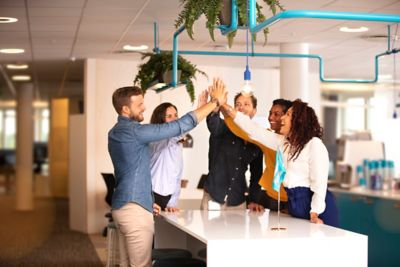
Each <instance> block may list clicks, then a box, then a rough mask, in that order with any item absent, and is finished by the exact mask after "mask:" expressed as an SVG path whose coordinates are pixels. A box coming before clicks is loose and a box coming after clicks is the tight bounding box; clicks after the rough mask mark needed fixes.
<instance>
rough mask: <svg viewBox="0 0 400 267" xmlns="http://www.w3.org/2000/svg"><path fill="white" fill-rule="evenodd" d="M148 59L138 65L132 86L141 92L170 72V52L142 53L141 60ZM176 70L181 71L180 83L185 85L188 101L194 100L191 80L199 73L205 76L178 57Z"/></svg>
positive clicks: (194, 66) (192, 65) (188, 62)
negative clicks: (138, 87)
mask: <svg viewBox="0 0 400 267" xmlns="http://www.w3.org/2000/svg"><path fill="white" fill-rule="evenodd" d="M146 58H149V59H148V61H147V62H145V63H143V64H140V65H139V72H138V74H137V75H136V77H135V80H134V84H135V85H140V87H141V88H142V90H143V92H144V93H145V92H146V90H147V89H148V88H149V87H150V86H151V85H153V84H154V82H155V81H157V80H160V79H162V76H163V74H164V73H165V72H167V71H171V70H172V52H160V53H158V54H153V53H142V60H144V59H146ZM178 70H180V71H181V78H180V82H181V83H185V84H186V91H187V92H188V94H189V96H190V100H191V101H192V103H193V101H194V100H195V89H194V85H193V82H192V79H195V78H196V77H195V75H196V74H197V73H200V74H202V75H204V76H206V77H207V74H206V73H205V72H203V71H201V70H199V69H197V67H196V65H194V64H192V63H191V62H190V61H188V60H186V59H184V58H183V57H182V56H180V55H178Z"/></svg>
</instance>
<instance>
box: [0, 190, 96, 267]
mask: <svg viewBox="0 0 400 267" xmlns="http://www.w3.org/2000/svg"><path fill="white" fill-rule="evenodd" d="M0 214H1V216H0V217H1V219H0V225H1V226H0V266H1V267H3V266H4V267H25V266H29V267H39V266H40V267H41V266H43V267H53V266H54V267H56V266H57V267H81V266H82V267H83V266H85V267H103V264H102V262H101V261H100V259H99V257H98V255H97V253H96V250H95V248H94V247H93V244H92V243H91V241H90V239H89V236H88V235H86V234H83V233H80V232H77V231H72V230H70V229H69V226H68V224H69V214H68V199H60V198H37V199H35V209H34V210H33V211H16V210H15V199H14V198H13V197H12V196H7V195H1V196H0Z"/></svg>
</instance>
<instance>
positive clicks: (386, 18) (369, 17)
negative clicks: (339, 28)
mask: <svg viewBox="0 0 400 267" xmlns="http://www.w3.org/2000/svg"><path fill="white" fill-rule="evenodd" d="M232 3H234V4H233V5H232V11H234V9H235V8H237V4H236V0H233V1H232ZM248 5H249V10H248V12H249V14H248V17H249V28H250V31H251V32H252V33H257V32H258V31H260V30H262V29H263V28H265V27H267V26H270V25H272V24H274V23H275V22H278V21H279V20H281V19H288V18H319V19H340V20H360V21H377V22H396V23H400V16H396V15H388V14H370V13H350V12H334V11H318V10H288V11H284V12H281V13H279V14H277V15H275V16H273V17H271V18H269V19H266V20H265V21H263V22H262V23H260V24H258V25H257V24H256V14H255V12H256V0H249V2H248ZM232 14H233V15H232V17H231V23H232V24H233V23H235V24H236V25H233V26H232V25H231V27H227V28H225V27H226V26H219V28H220V29H221V32H222V34H227V33H229V32H231V31H233V30H236V29H237V28H238V27H237V12H234V13H232ZM234 14H235V15H234ZM235 18H236V22H235ZM234 26H236V27H234ZM184 29H185V28H184V26H182V27H181V28H179V29H178V30H177V31H176V32H175V33H174V38H173V55H172V56H173V62H172V76H173V77H172V83H171V86H174V87H176V86H177V68H178V53H179V54H182V55H183V54H187V55H189V54H191V55H220V56H247V53H240V52H215V51H186V52H185V51H181V52H179V51H178V36H179V34H180V33H181V32H182V31H183V30H184ZM389 31H390V30H389ZM388 38H389V39H390V35H389V37H388ZM388 42H390V40H388ZM388 47H389V48H390V43H388ZM398 52H399V50H398V49H393V50H391V51H390V49H389V50H388V51H386V52H384V53H381V54H378V55H376V56H375V77H374V78H373V79H372V80H364V79H325V77H324V74H323V73H324V61H323V59H322V58H321V56H319V55H306V54H273V53H251V54H249V56H264V57H265V56H267V57H291V58H317V59H318V60H319V77H320V80H321V81H322V82H336V83H375V82H377V80H378V74H379V67H378V60H379V57H381V56H384V55H389V54H393V53H398Z"/></svg>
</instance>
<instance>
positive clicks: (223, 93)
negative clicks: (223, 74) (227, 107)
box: [209, 78, 228, 106]
mask: <svg viewBox="0 0 400 267" xmlns="http://www.w3.org/2000/svg"><path fill="white" fill-rule="evenodd" d="M209 90H210V92H209V94H210V96H211V98H212V99H213V98H214V99H217V100H218V104H217V105H218V106H222V105H224V104H225V103H226V101H227V96H228V91H227V90H226V87H225V84H224V82H223V81H222V80H221V79H220V78H214V80H213V85H212V86H211V88H209Z"/></svg>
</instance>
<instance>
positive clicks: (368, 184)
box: [363, 159, 371, 188]
mask: <svg viewBox="0 0 400 267" xmlns="http://www.w3.org/2000/svg"><path fill="white" fill-rule="evenodd" d="M363 166H364V178H365V186H366V187H367V188H371V176H370V172H369V168H370V165H369V160H368V159H364V160H363Z"/></svg>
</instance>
